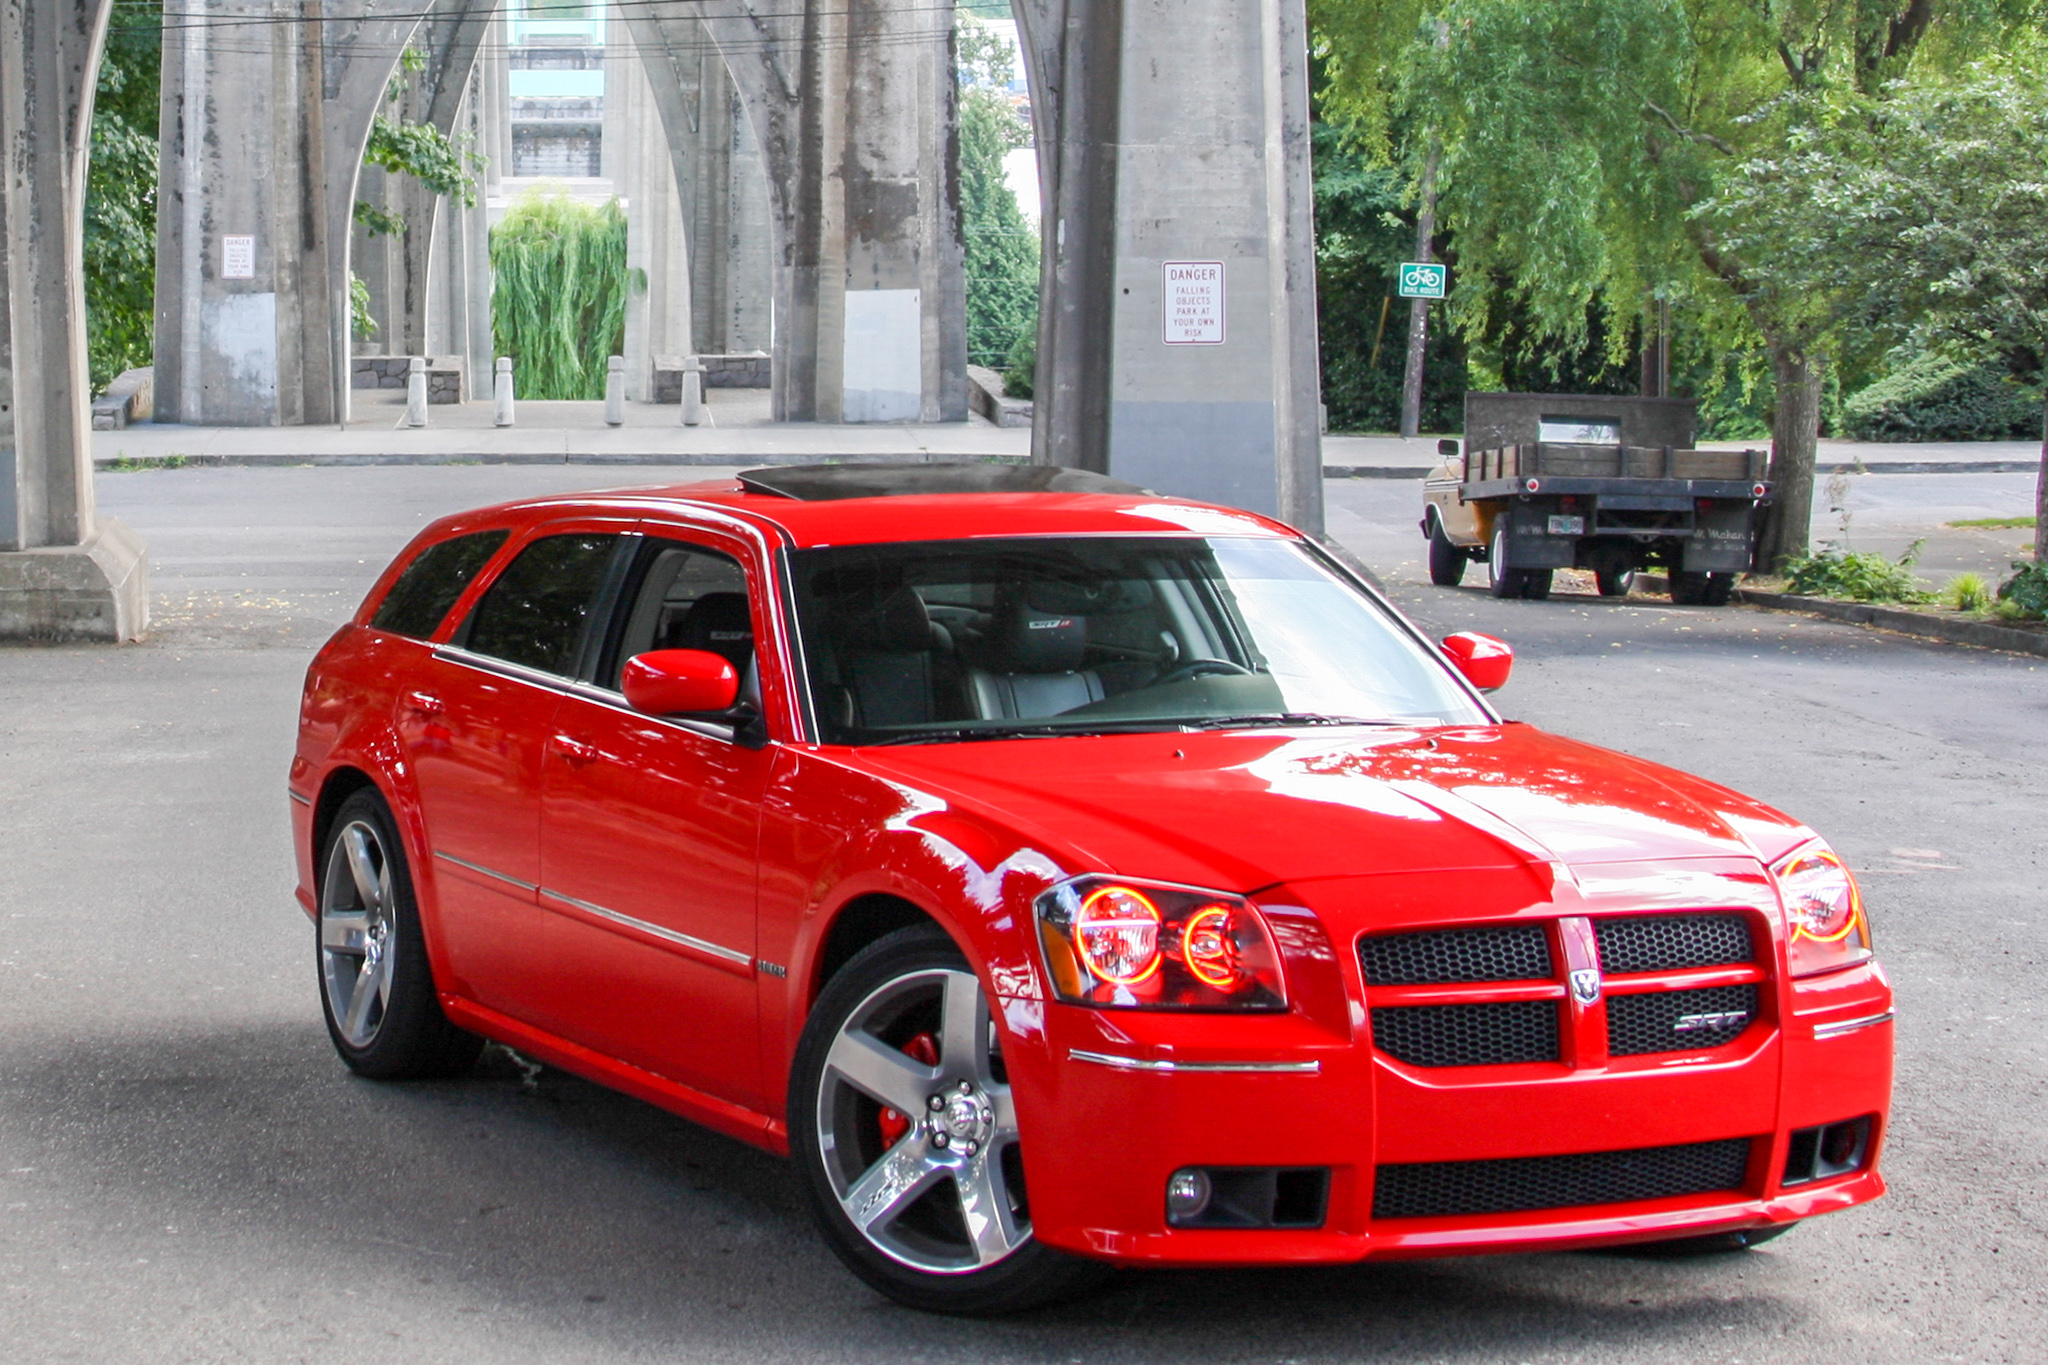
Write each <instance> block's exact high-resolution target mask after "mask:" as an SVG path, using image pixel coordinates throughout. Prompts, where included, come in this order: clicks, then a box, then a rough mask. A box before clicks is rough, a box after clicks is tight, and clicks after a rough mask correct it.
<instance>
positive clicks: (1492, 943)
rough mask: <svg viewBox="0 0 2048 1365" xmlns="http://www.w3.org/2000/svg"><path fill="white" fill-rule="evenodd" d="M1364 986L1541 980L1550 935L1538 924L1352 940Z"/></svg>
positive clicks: (1547, 966) (1545, 975)
mask: <svg viewBox="0 0 2048 1365" xmlns="http://www.w3.org/2000/svg"><path fill="white" fill-rule="evenodd" d="M1358 965H1359V966H1360V967H1361V968H1362V969H1363V970H1364V972H1365V981H1366V984H1367V985H1369V986H1433V985H1440V984H1443V983H1446V982H1454V981H1542V980H1545V979H1547V978H1548V977H1549V976H1550V975H1551V965H1550V938H1549V936H1548V935H1547V934H1545V933H1544V932H1543V927H1542V926H1541V925H1538V924H1517V925H1501V926H1497V927H1494V928H1487V929H1438V930H1430V931H1427V932H1424V933H1419V934H1385V935H1382V936H1381V937H1378V938H1362V939H1360V940H1359V941H1358Z"/></svg>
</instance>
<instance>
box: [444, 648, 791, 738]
mask: <svg viewBox="0 0 2048 1365" xmlns="http://www.w3.org/2000/svg"><path fill="white" fill-rule="evenodd" d="M434 657H435V658H436V659H438V660H440V661H441V662H442V663H450V664H457V665H460V666H461V667H464V668H474V669H476V670H477V671H478V672H479V673H491V674H495V675H496V676H498V677H501V678H510V679H511V680H512V681H514V682H523V683H525V684H527V685H528V686H529V687H538V688H540V689H541V690H543V691H546V692H553V693H554V694H556V695H557V696H562V697H574V698H575V699H576V700H578V701H587V702H590V703H591V704H592V705H595V706H603V707H606V708H608V709H610V710H613V711H618V712H620V713H622V714H624V715H628V716H631V717H632V718H633V719H635V720H643V721H646V722H648V723H649V724H650V725H665V726H667V727H668V728H669V729H671V730H681V731H683V732H685V733H686V734H692V735H696V736H697V737H698V738H700V739H715V740H718V741H719V742H720V743H724V744H733V745H737V744H738V743H739V741H738V740H736V739H734V738H733V734H732V731H733V727H732V726H730V725H720V724H719V723H718V722H717V721H711V720H678V719H677V718H675V717H673V716H651V715H649V714H647V712H645V711H635V710H634V709H633V708H632V707H631V706H629V705H627V703H626V697H625V694H624V693H622V692H614V691H611V690H610V689H609V688H604V687H599V686H598V685H597V684H596V683H589V682H578V681H577V680H576V679H574V678H565V677H563V676H562V675H561V674H559V673H543V672H541V671H540V670H539V669H537V668H528V667H526V666H525V665H524V664H515V663H507V662H506V661H505V660H503V659H493V658H492V657H491V656H490V655H488V654H472V653H470V652H469V651H468V650H466V649H464V648H462V647H461V646H460V645H436V646H434ZM774 742H775V741H774V740H770V741H769V743H771V744H773V743H774Z"/></svg>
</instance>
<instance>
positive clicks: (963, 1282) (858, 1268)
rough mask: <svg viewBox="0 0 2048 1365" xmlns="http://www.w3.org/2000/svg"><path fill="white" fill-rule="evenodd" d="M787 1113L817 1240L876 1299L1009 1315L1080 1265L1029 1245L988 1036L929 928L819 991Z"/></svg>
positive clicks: (1001, 1077)
mask: <svg viewBox="0 0 2048 1365" xmlns="http://www.w3.org/2000/svg"><path fill="white" fill-rule="evenodd" d="M789 1111H790V1145H791V1148H792V1153H793V1155H794V1156H795V1157H796V1160H797V1163H798V1166H799V1169H800V1171H801V1172H802V1175H803V1177H804V1187H805V1190H806V1192H807V1194H808V1195H809V1196H810V1199H811V1204H812V1207H813V1211H814V1212H815V1213H816V1214H817V1217H818V1222H819V1224H820V1226H821V1227H822V1229H823V1230H824V1232H825V1235H826V1238H827V1240H828V1241H830V1243H831V1244H832V1246H833V1249H834V1250H835V1251H837V1252H838V1253H839V1254H840V1256H841V1257H842V1258H843V1259H844V1260H845V1261H846V1262H847V1264H848V1265H849V1266H850V1267H852V1269H853V1270H854V1271H855V1272H856V1273H857V1274H859V1275H860V1276H861V1277H862V1278H864V1279H866V1280H867V1281H868V1282H869V1283H870V1284H872V1285H874V1286H875V1287H876V1288H877V1289H880V1290H881V1291H882V1292H883V1293H886V1294H888V1295H890V1296H891V1297H893V1298H896V1299H898V1300H899V1301H901V1302H904V1303H908V1304H911V1305H913V1306H915V1307H919V1308H926V1309H933V1310H937V1311H940V1312H961V1313H989V1312H1006V1311H1012V1310H1015V1309H1018V1308H1023V1307H1026V1306H1029V1305H1030V1304H1033V1303H1039V1302H1043V1301H1044V1300H1046V1299H1048V1298H1051V1297H1055V1296H1057V1295H1059V1294H1062V1293H1065V1292H1067V1291H1068V1290H1070V1289H1071V1288H1073V1287H1074V1286H1075V1285H1076V1284H1077V1283H1078V1282H1079V1281H1080V1280H1081V1279H1083V1278H1085V1277H1086V1276H1087V1275H1088V1274H1090V1273H1092V1270H1093V1267H1091V1266H1090V1265H1088V1263H1086V1262H1081V1261H1076V1260H1073V1259H1071V1258H1069V1257H1066V1256H1063V1255H1061V1254H1060V1253H1058V1252H1055V1251H1052V1250H1051V1249H1049V1248H1047V1247H1045V1246H1043V1245H1041V1244H1039V1243H1037V1242H1035V1241H1033V1240H1032V1236H1031V1208H1030V1203H1029V1201H1028V1199H1027V1197H1026V1194H1025V1182H1024V1157H1023V1148H1022V1145H1021V1142H1020V1137H1019V1132H1018V1125H1017V1111H1016V1106H1015V1103H1014V1101H1013V1100H1012V1099H1011V1095H1010V1086H1009V1078H1008V1075H1007V1073H1006V1072H1005V1071H1004V1068H1003V1059H1002V1047H1001V1041H1000V1034H999V1032H998V1031H997V1029H996V1026H995V1023H994V1021H993V1019H992V1018H991V1017H990V1013H989V1002H988V997H987V996H986V995H985V994H984V993H983V991H982V989H981V983H980V982H979V981H978V980H976V978H975V976H974V973H973V972H972V971H971V970H970V969H969V968H968V966H967V964H966V962H965V961H964V960H963V959H962V958H961V956H960V953H959V950H958V949H957V948H955V947H954V946H953V943H952V941H951V940H950V939H948V938H946V936H945V935H944V934H943V933H940V932H939V931H938V930H936V929H907V930H902V931H900V932H898V933H895V934H892V935H890V936H889V937H888V938H886V939H883V940H881V941H880V942H878V943H876V944H874V945H872V946H870V947H869V948H868V949H866V950H865V951H863V952H862V953H861V954H860V955H859V956H857V957H856V958H854V959H853V961H851V962H849V963H848V964H847V965H846V967H845V968H843V969H842V970H841V971H840V973H839V974H838V975H837V976H835V977H834V978H833V979H832V981H831V982H830V983H829V984H828V985H827V986H826V988H825V990H824V992H823V993H822V994H821V995H820V997H819V999H818V1004H817V1007H816V1009H815V1010H814V1011H813V1012H812V1015H811V1020H810V1022H809V1024H808V1025H807V1026H806V1027H805V1030H804V1036H803V1041H802V1043H801V1044H800V1045H799V1048H798V1053H797V1058H796V1065H795V1068H794V1070H793V1073H792V1075H791V1080H790V1104H789Z"/></svg>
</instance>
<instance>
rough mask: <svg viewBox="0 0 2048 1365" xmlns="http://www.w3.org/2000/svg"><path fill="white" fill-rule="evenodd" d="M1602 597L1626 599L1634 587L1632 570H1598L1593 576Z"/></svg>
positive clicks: (1634, 576) (1634, 573) (1634, 575)
mask: <svg viewBox="0 0 2048 1365" xmlns="http://www.w3.org/2000/svg"><path fill="white" fill-rule="evenodd" d="M1593 578H1594V581H1595V582H1597V583H1598V584H1599V585H1600V595H1601V596H1602V597H1626V596H1628V595H1629V592H1630V590H1631V589H1633V588H1634V587H1635V585H1636V571H1635V570H1634V569H1598V570H1595V571H1594V574H1593Z"/></svg>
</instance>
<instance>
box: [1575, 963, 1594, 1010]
mask: <svg viewBox="0 0 2048 1365" xmlns="http://www.w3.org/2000/svg"><path fill="white" fill-rule="evenodd" d="M1572 999H1574V1000H1576V1001H1578V1002H1579V1003H1580V1004H1581V1005H1587V1006H1591V1005H1597V1004H1599V1003H1600V969H1599V968H1598V967H1580V968H1577V969H1576V970H1574V971H1573V972H1572Z"/></svg>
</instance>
